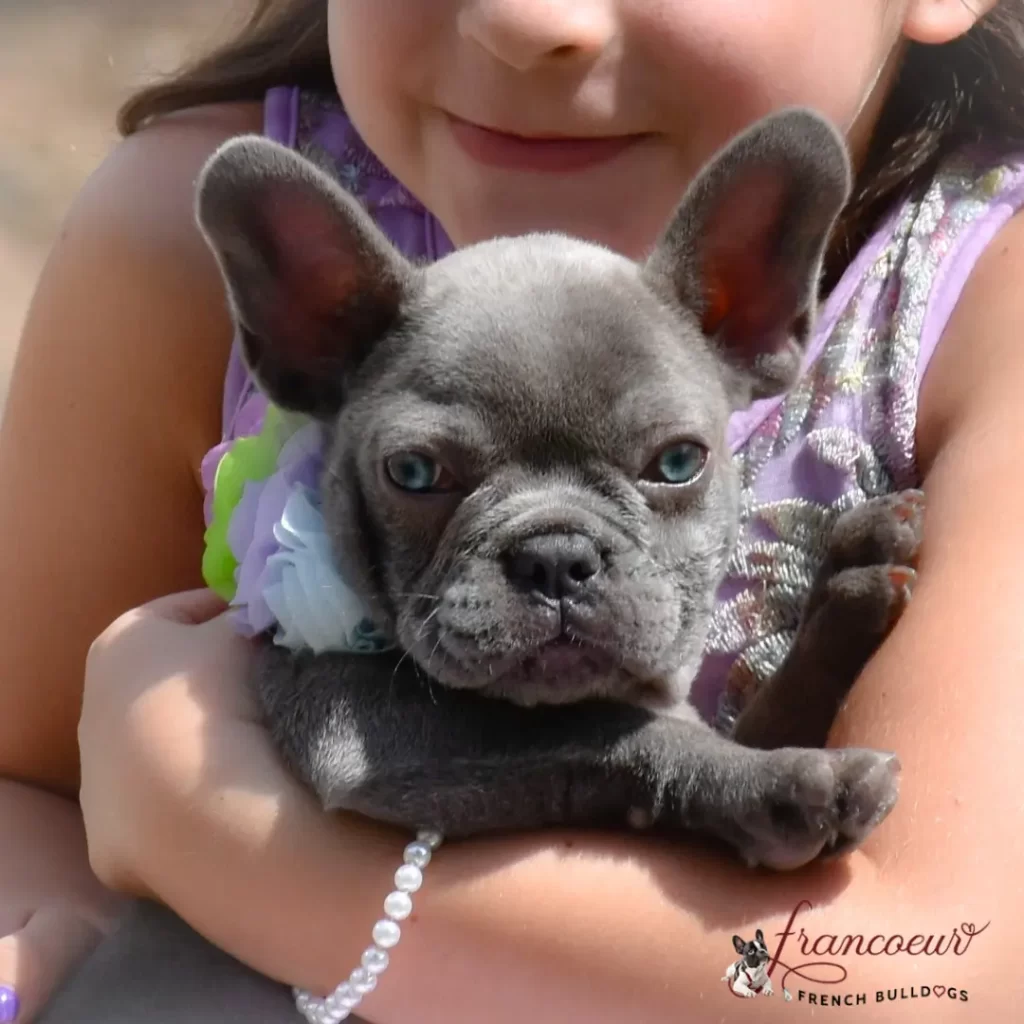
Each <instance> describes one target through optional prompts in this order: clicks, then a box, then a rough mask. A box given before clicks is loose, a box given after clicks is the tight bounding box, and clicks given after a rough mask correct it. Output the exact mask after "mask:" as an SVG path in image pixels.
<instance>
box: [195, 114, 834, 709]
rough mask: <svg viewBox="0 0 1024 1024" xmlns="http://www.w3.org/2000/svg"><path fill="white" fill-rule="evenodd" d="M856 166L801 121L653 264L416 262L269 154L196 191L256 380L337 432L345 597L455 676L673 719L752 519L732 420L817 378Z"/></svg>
mask: <svg viewBox="0 0 1024 1024" xmlns="http://www.w3.org/2000/svg"><path fill="white" fill-rule="evenodd" d="M847 175H848V171H847V163H846V158H845V151H844V149H843V147H842V144H841V142H839V140H838V138H837V136H836V135H835V133H834V132H833V131H832V130H831V129H830V128H829V127H828V126H827V125H825V124H824V123H823V122H821V121H820V120H819V119H817V118H815V117H813V116H812V115H810V114H807V113H800V112H791V113H789V114H785V115H779V116H778V117H777V118H775V119H773V120H772V121H770V122H766V123H765V124H763V125H761V126H757V127H756V128H755V129H753V130H752V131H751V132H750V133H748V135H747V136H744V137H742V138H741V139H740V140H738V141H737V142H736V143H734V144H733V146H732V147H730V148H729V149H727V150H726V151H725V152H724V153H723V155H722V156H720V157H719V158H718V160H717V161H716V162H715V164H714V165H712V167H711V168H709V169H708V171H707V172H705V174H704V175H702V176H701V178H700V179H698V181H697V182H695V184H694V186H693V187H692V188H691V190H690V192H689V193H688V195H687V197H686V198H685V199H684V201H683V203H682V205H681V207H680V211H679V213H678V214H677V216H676V218H675V219H674V220H673V222H672V224H671V225H669V227H668V229H667V231H666V234H665V237H664V239H663V240H662V242H661V244H660V245H659V246H658V248H657V249H656V251H655V252H654V253H652V255H651V257H650V259H649V260H648V261H647V262H646V263H644V264H640V265H638V264H635V263H632V262H631V261H629V260H626V259H624V258H621V257H619V256H616V255H615V254H613V253H611V252H609V251H607V250H605V249H602V248H600V247H597V246H594V245H590V244H587V243H585V242H582V241H575V240H571V239H567V238H563V237H559V236H554V235H533V236H528V237H525V238H520V239H504V240H498V241H494V242H490V243H484V244H481V245H478V246H474V247H472V248H469V249H466V250H464V251H462V252H458V253H455V254H453V255H452V256H450V257H448V258H447V259H445V260H443V261H441V262H439V263H437V264H435V265H433V266H431V267H429V268H418V267H414V266H412V265H410V264H409V263H407V262H406V261H405V260H404V259H403V258H402V257H400V256H399V255H398V254H397V253H396V252H395V250H394V249H393V248H392V247H391V245H390V244H389V243H388V242H387V240H386V239H384V238H383V236H381V235H380V233H379V232H378V231H377V229H376V228H375V227H374V226H373V224H372V223H371V222H370V221H369V219H368V218H367V217H366V215H365V214H364V213H363V212H362V211H361V210H360V209H359V208H358V206H357V205H356V204H355V203H354V202H353V201H352V200H351V199H350V198H349V197H348V196H346V195H345V194H344V193H343V192H341V190H340V189H338V187H337V186H336V185H334V184H333V183H332V182H331V181H330V180H329V179H327V178H326V177H325V176H324V175H322V174H320V173H319V172H318V171H316V170H315V169H314V168H313V167H312V166H311V165H309V164H308V163H306V162H304V161H302V160H301V159H300V158H299V157H297V156H295V155H294V154H292V153H289V152H288V151H286V150H283V149H280V148H279V147H276V146H273V145H272V144H270V143H267V142H263V141H254V140H246V141H242V142H235V143H231V144H229V146H228V147H226V148H225V149H224V150H222V151H221V153H219V154H218V155H217V156H215V157H214V158H213V160H212V162H211V164H210V165H209V166H208V168H207V170H206V172H205V174H204V178H203V181H202V183H201V186H200V202H199V216H200V223H201V224H202V226H203V228H204V230H205V231H206V234H207V237H208V238H209V239H210V240H211V243H212V245H213V247H214V251H215V252H216V253H217V255H218V256H219V258H220V262H221V265H222V267H223V268H224V271H225V276H226V278H227V281H228V284H229V288H230V294H231V296H232V299H233V305H234V310H235V314H236V318H237V320H238V323H239V327H240V330H241V335H242V338H243V341H244V343H245V346H246V354H247V357H248V360H249V363H250V366H251V367H252V369H253V371H254V373H255V374H256V375H257V377H258V379H259V380H260V381H261V383H262V385H263V387H264V388H265V390H266V391H267V392H268V393H269V395H270V396H271V398H273V399H274V400H275V401H277V402H279V403H280V404H282V405H284V406H286V407H288V408H292V409H298V410H301V411H304V412H307V413H310V414H311V415H314V416H317V417H319V418H320V419H321V420H322V421H323V422H324V424H325V425H326V426H327V429H328V436H329V439H330V445H329V450H328V453H327V469H326V473H325V477H324V482H323V498H324V514H325V519H326V521H327V524H328V528H329V529H330V531H331V533H332V536H333V538H334V541H335V550H336V553H337V557H338V560H339V562H340V567H341V569H342V571H343V573H344V574H345V576H346V578H347V579H348V580H349V581H350V582H351V583H353V585H355V586H356V587H357V589H359V590H360V591H361V593H362V595H363V596H364V598H365V599H366V600H367V601H368V603H369V604H370V606H371V608H372V609H373V610H374V614H375V616H376V618H377V620H378V622H379V623H380V624H381V625H384V626H385V627H386V628H390V629H391V630H392V631H393V632H394V634H395V636H396V639H397V641H398V643H399V644H400V646H401V647H403V648H404V649H405V650H406V651H408V652H409V654H410V655H411V656H412V657H413V658H415V659H416V661H417V662H418V663H419V664H420V665H421V666H422V667H423V668H424V669H425V670H426V672H427V673H428V674H429V675H430V676H432V677H433V678H434V679H436V680H437V681H439V682H441V683H443V684H446V685H449V686H454V687H460V688H465V689H473V690H477V691H480V692H482V693H486V694H488V695H493V696H499V697H503V698H506V699H509V700H513V701H516V702H518V703H523V704H534V703H538V702H548V703H560V702H567V701H575V700H580V699H583V698H587V697H610V698H614V699H621V700H629V701H635V702H645V703H650V704H659V703H666V704H667V703H675V702H677V701H678V700H679V699H680V698H681V697H682V696H683V695H684V694H685V689H686V688H687V686H688V684H689V681H690V679H691V678H692V676H693V674H694V672H695V671H696V668H697V666H698V664H699V660H700V655H701V648H702V644H703V640H704V635H705V631H706V627H707V621H708V617H709V614H710V609H711V605H712V601H713V598H714V594H715V590H716V588H717V585H718V583H719V581H720V580H721V577H722V574H723V572H724V567H725V562H726V559H727V558H728V555H729V552H730V550H731V547H732V544H733V541H734V538H735V532H736V527H737V519H738V507H737V503H738V481H737V479H736V476H735V472H734V470H733V468H732V465H731V461H730V458H729V453H728V451H727V448H726V444H725V428H726V424H727V421H728V417H729V415H730V413H731V412H732V411H733V410H734V409H736V408H738V407H741V406H743V405H745V404H746V403H748V402H749V401H750V400H751V398H753V397H757V396H761V395H766V394H771V393H773V392H775V391H777V390H779V389H781V388H784V387H785V386H787V385H788V384H789V383H790V382H791V381H792V379H794V377H795V375H796V373H797V372H798V369H799V364H800V358H801V355H802V342H803V341H804V339H805V338H806V335H807V330H808V326H809V322H810V316H811V314H812V312H813V304H814V290H815V282H816V278H817V274H818V269H819V267H820V260H821V254H822V250H823V247H824V244H825V240H826V237H827V235H828V232H829V230H830V227H831V224H832V222H833V220H834V218H835V216H836V214H837V212H838V210H839V208H840V207H841V204H842V202H843V200H844V198H845V195H846V189H847Z"/></svg>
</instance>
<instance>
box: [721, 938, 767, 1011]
mask: <svg viewBox="0 0 1024 1024" xmlns="http://www.w3.org/2000/svg"><path fill="white" fill-rule="evenodd" d="M732 944H733V947H734V948H735V950H736V952H737V953H739V955H740V958H739V960H737V961H736V962H735V963H732V964H730V965H729V967H728V968H727V969H726V972H725V977H723V978H722V981H727V982H729V987H730V988H731V989H732V990H733V992H735V993H736V994H737V995H740V996H743V997H744V998H746V999H753V998H754V996H757V995H762V996H770V995H773V994H774V992H775V990H774V989H773V988H772V979H771V978H769V977H768V965H769V964H770V963H771V959H772V958H771V955H770V954H769V952H768V946H767V945H766V944H765V941H764V932H762V931H761V929H760V928H758V929H757V932H756V933H755V935H754V938H753V940H752V941H751V942H744V940H743V939H741V938H740V937H739V936H738V935H734V936H733V937H732Z"/></svg>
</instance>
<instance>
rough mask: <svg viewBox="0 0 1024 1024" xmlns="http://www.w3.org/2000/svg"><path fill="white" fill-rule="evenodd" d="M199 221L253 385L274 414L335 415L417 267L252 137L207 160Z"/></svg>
mask: <svg viewBox="0 0 1024 1024" xmlns="http://www.w3.org/2000/svg"><path fill="white" fill-rule="evenodd" d="M196 217H197V220H198V222H199V226H200V228H201V230H202V232H203V234H204V235H205V236H206V239H207V241H208V242H209V244H210V247H211V248H212V249H213V252H214V254H215V255H216V257H217V260H218V262H219V264H220V267H221V271H222V273H223V275H224V279H225V282H226V284H227V289H228V295H229V297H230V301H231V307H232V312H233V314H234V318H235V322H236V326H237V328H238V330H239V332H240V335H241V339H242V345H243V352H244V356H245V359H246V362H247V363H248V365H249V368H250V370H251V371H252V373H253V375H254V377H255V378H256V380H257V382H258V383H259V384H260V386H261V387H262V388H263V390H264V391H265V392H266V393H267V395H268V396H269V397H270V398H271V399H272V400H273V401H274V402H276V403H277V404H278V405H280V406H282V407H283V408H286V409H292V410H295V411H297V412H304V413H308V414H310V415H313V416H316V417H318V418H321V419H330V418H332V417H333V416H334V415H336V414H337V412H338V410H339V409H340V407H341V404H342V402H343V401H344V395H345V390H346V378H347V377H348V375H349V374H350V373H351V371H352V370H353V369H354V368H355V366H356V365H357V364H358V363H359V362H360V361H361V359H362V357H363V356H364V355H365V354H366V353H367V351H368V350H369V348H370V347H371V346H372V345H373V343H374V342H375V341H377V340H378V339H379V338H380V337H381V336H382V335H383V334H385V333H386V332H387V331H388V329H389V328H390V327H391V326H392V325H393V324H394V323H395V321H396V320H397V318H398V316H399V312H400V310H401V307H402V304H403V301H404V299H405V298H406V296H407V294H408V293H409V291H410V290H411V289H412V288H413V287H414V285H415V282H416V280H417V278H418V275H417V272H416V269H415V268H414V267H413V265H412V264H411V263H410V262H409V261H407V260H406V259H405V258H404V257H403V256H402V255H401V254H400V253H399V252H398V251H397V250H396V249H395V248H394V246H393V245H392V244H391V242H390V241H389V240H388V239H387V238H386V237H385V235H384V234H383V232H381V231H380V229H379V228H378V227H377V226H376V225H375V224H374V223H373V221H372V220H371V219H370V216H369V214H368V213H367V212H366V211H365V210H364V209H363V208H362V207H361V206H360V205H359V203H358V202H357V201H356V200H355V199H354V198H353V197H352V196H350V195H348V194H347V193H346V192H345V191H344V189H342V188H341V187H340V186H339V185H338V184H337V182H335V181H334V180H333V179H332V178H331V177H330V176H329V175H327V174H326V173H324V172H323V171H321V170H320V169H319V168H318V167H316V166H315V165H314V164H312V163H311V162H310V161H308V160H306V159H305V158H303V157H301V156H299V154H297V153H295V152H294V151H292V150H290V149H287V148H286V147H284V146H280V145H278V144H277V143H274V142H271V141H269V140H268V139H264V138H261V137H258V136H247V137H243V138H239V139H233V140H232V141H230V142H228V143H226V144H225V145H224V146H222V147H221V148H220V149H219V150H218V151H217V152H216V153H214V155H213V156H212V157H211V158H210V160H209V161H208V162H207V164H206V166H205V168H204V169H203V171H202V174H201V175H200V178H199V183H198V192H197V200H196Z"/></svg>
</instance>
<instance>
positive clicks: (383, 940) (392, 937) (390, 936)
mask: <svg viewBox="0 0 1024 1024" xmlns="http://www.w3.org/2000/svg"><path fill="white" fill-rule="evenodd" d="M401 937H402V929H401V928H399V927H398V925H397V924H395V922H394V921H388V920H383V921H378V922H377V923H376V924H375V925H374V926H373V941H374V942H376V943H377V945H378V946H380V947H381V948H382V949H392V948H393V947H395V946H397V945H398V940H399V939H400V938H401Z"/></svg>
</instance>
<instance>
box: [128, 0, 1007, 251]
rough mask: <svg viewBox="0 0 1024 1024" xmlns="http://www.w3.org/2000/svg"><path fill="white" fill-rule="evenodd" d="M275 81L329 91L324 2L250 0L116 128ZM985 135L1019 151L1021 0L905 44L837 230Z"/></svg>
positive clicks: (866, 224) (866, 217) (854, 241)
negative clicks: (232, 32)
mask: <svg viewBox="0 0 1024 1024" xmlns="http://www.w3.org/2000/svg"><path fill="white" fill-rule="evenodd" d="M275 85H296V86H302V87H305V88H309V89H316V90H321V91H333V89H334V79H333V75H332V72H331V62H330V56H329V53H328V49H327V3H326V0H257V3H256V6H255V10H254V11H253V13H252V15H251V17H250V19H249V21H248V23H247V25H246V27H245V28H244V29H243V30H242V32H241V33H240V34H239V35H238V36H237V37H236V38H235V39H234V40H232V41H231V42H228V43H227V44H225V45H224V46H222V47H220V48H219V49H217V50H215V51H214V52H213V53H211V54H209V55H208V56H206V57H204V58H202V59H201V60H199V61H197V62H196V63H194V64H192V65H191V66H189V67H187V68H185V69H184V70H182V71H181V72H180V73H178V74H177V75H175V76H174V77H172V78H170V79H169V80H167V81H164V82H159V83H157V84H155V85H151V86H149V87H148V88H146V89H143V90H142V91H141V92H139V93H137V94H136V95H135V96H133V97H131V98H130V99H129V100H128V102H127V103H125V105H124V106H123V107H122V108H121V110H120V112H119V114H118V127H119V128H120V130H121V131H122V133H124V134H125V135H130V134H132V133H133V132H136V131H138V130H139V129H140V128H142V127H144V126H145V125H146V124H147V123H148V122H150V121H152V120H154V119H155V118H158V117H160V116H161V115H163V114H168V113H171V112H172V111H176V110H182V109H184V108H186V107H194V106H199V105H201V104H204V103H223V102H230V101H239V100H257V99H261V98H262V96H263V94H264V92H266V90H267V89H269V88H270V87H272V86H275ZM983 139H984V140H991V141H992V142H994V143H996V144H999V145H1002V146H1006V147H1007V148H1010V147H1014V146H1019V147H1021V148H1022V149H1024V0H1001V2H1000V3H999V4H998V6H996V7H995V8H994V9H993V10H992V12H991V13H989V14H988V15H987V16H986V17H985V18H983V19H982V20H981V21H979V22H978V24H977V25H975V26H974V28H973V29H972V30H971V31H970V32H969V33H967V34H966V35H965V36H963V37H962V38H960V39H957V40H955V41H953V42H951V43H947V44H946V45H944V46H921V45H917V44H912V45H911V46H910V47H909V48H908V49H907V53H906V56H905V58H904V61H903V66H902V68H901V70H900V74H899V78H898V80H897V82H896V85H895V88H894V89H893V92H892V95H891V96H890V98H889V101H888V103H887V105H886V108H885V110H884V111H883V113H882V117H881V119H880V121H879V124H878V127H877V130H876V132H875V135H874V138H873V140H872V145H871V149H870V151H869V153H868V155H867V158H866V160H865V162H864V164H863V166H862V168H861V171H860V175H859V180H858V184H857V191H856V193H855V195H854V198H853V200H852V202H851V204H850V207H849V209H848V211H847V216H846V218H845V219H844V230H843V231H842V232H841V237H843V238H844V239H845V240H846V243H847V245H849V246H852V247H856V245H858V244H859V242H860V241H861V239H862V238H863V236H864V234H865V233H866V232H867V231H868V230H869V229H870V226H871V224H873V223H874V221H875V219H876V218H877V216H878V215H879V214H880V213H881V211H882V210H883V209H884V208H885V207H886V206H887V205H888V204H889V203H890V202H892V200H893V199H894V197H895V196H896V195H897V194H899V193H902V192H904V191H905V190H909V189H913V188H915V187H918V186H920V185H921V183H922V182H924V181H926V180H927V179H928V178H929V177H930V176H931V174H932V173H933V171H934V168H935V165H936V164H937V163H938V161H940V160H941V159H942V158H943V157H944V156H946V155H947V154H948V153H950V152H951V151H952V150H954V149H956V148H958V147H960V146H961V145H963V144H965V143H969V142H974V141H980V140H983Z"/></svg>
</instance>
